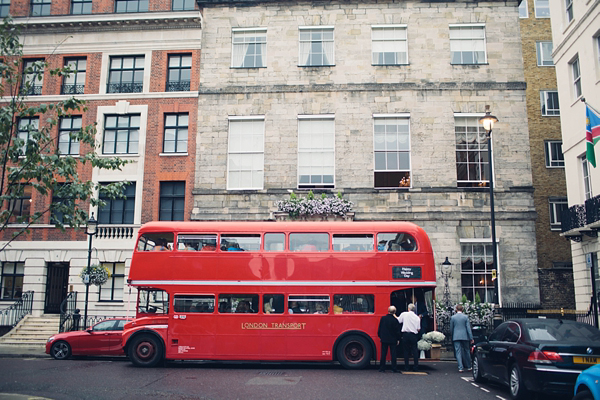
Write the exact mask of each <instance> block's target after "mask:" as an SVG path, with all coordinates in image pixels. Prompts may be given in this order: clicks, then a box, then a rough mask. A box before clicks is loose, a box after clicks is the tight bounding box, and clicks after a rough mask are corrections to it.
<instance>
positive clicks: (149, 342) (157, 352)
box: [127, 334, 164, 367]
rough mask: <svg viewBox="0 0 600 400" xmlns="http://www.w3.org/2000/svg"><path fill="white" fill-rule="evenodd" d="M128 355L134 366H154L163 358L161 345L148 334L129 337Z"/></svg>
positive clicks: (155, 338) (154, 337)
mask: <svg viewBox="0 0 600 400" xmlns="http://www.w3.org/2000/svg"><path fill="white" fill-rule="evenodd" d="M128 349H129V351H128V354H127V355H128V356H129V359H130V360H131V362H132V363H133V365H135V366H136V367H156V366H157V365H158V364H159V363H160V362H161V361H162V359H163V354H164V350H163V345H162V343H161V342H160V340H159V339H158V338H157V337H156V336H154V335H150V334H141V335H137V336H135V337H134V338H133V339H131V343H130V344H129V346H128Z"/></svg>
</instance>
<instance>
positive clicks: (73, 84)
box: [61, 58, 87, 94]
mask: <svg viewBox="0 0 600 400" xmlns="http://www.w3.org/2000/svg"><path fill="white" fill-rule="evenodd" d="M65 67H68V68H69V69H70V70H71V73H70V74H69V75H66V76H65V77H64V78H63V84H62V87H61V93H62V94H83V93H84V89H85V76H86V68H87V59H86V58H68V59H65Z"/></svg>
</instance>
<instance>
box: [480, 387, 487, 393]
mask: <svg viewBox="0 0 600 400" xmlns="http://www.w3.org/2000/svg"><path fill="white" fill-rule="evenodd" d="M479 389H481V390H483V391H484V392H486V393H489V392H490V391H489V390H487V389H485V388H479Z"/></svg>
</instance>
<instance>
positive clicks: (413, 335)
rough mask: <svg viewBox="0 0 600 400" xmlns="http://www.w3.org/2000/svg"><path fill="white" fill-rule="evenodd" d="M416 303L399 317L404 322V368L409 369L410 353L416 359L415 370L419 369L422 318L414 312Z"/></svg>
mask: <svg viewBox="0 0 600 400" xmlns="http://www.w3.org/2000/svg"><path fill="white" fill-rule="evenodd" d="M414 311H415V305H414V304H413V303H410V304H409V305H408V311H405V312H403V313H402V314H400V316H399V317H398V322H400V323H401V324H402V345H403V347H404V370H405V371H409V370H410V369H409V364H410V355H411V354H412V356H413V359H414V366H413V371H414V372H418V371H419V349H418V348H417V342H418V341H419V330H420V329H421V318H419V316H418V315H417V314H415V313H414Z"/></svg>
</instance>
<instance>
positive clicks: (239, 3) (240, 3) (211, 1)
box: [196, 0, 520, 8]
mask: <svg viewBox="0 0 600 400" xmlns="http://www.w3.org/2000/svg"><path fill="white" fill-rule="evenodd" d="M413 1H415V0H413ZM417 1H418V2H420V3H425V4H428V3H431V4H433V5H434V6H437V5H439V4H440V3H470V4H473V5H475V6H476V5H479V3H501V4H506V3H507V0H420V1H419V0H417ZM390 2H392V0H390ZM513 2H514V3H515V6H516V5H518V4H519V3H520V0H513ZM196 3H198V5H199V6H200V8H202V7H212V6H235V7H253V6H257V5H264V4H277V3H279V4H286V3H287V4H291V3H293V4H296V3H300V2H299V1H291V0H283V1H282V0H196ZM304 3H312V4H314V5H327V3H329V2H324V1H314V0H306V1H304Z"/></svg>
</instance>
